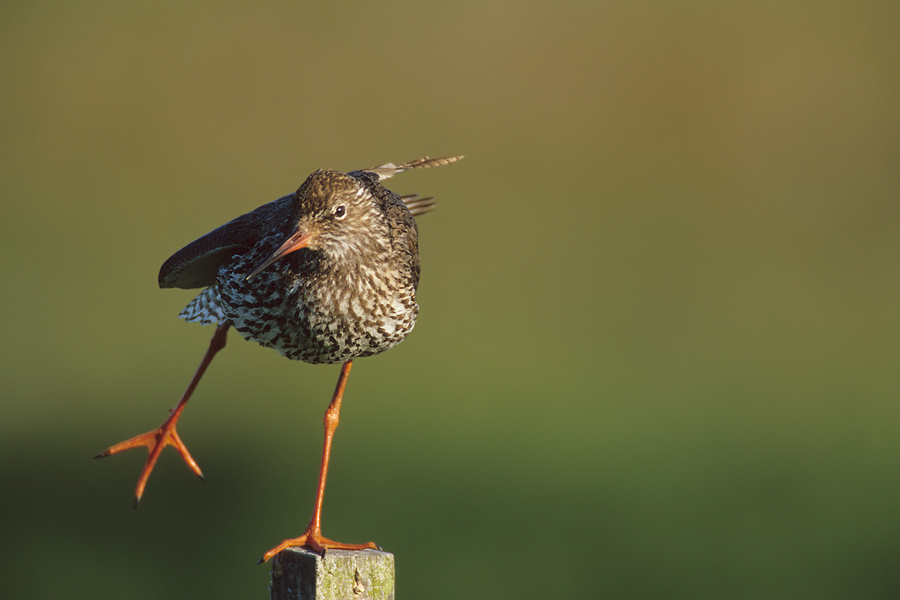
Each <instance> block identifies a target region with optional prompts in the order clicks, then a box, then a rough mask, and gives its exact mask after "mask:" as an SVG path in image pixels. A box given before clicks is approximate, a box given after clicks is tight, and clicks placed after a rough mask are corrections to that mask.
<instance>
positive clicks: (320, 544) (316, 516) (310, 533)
mask: <svg viewBox="0 0 900 600" xmlns="http://www.w3.org/2000/svg"><path fill="white" fill-rule="evenodd" d="M351 366H353V361H352V360H348V361H347V362H345V363H344V366H343V367H341V375H340V377H339V378H338V382H337V387H336V388H335V390H334V396H333V397H332V399H331V404H329V405H328V410H326V411H325V447H324V448H323V450H322V467H321V468H320V470H319V487H318V490H316V506H315V509H314V510H313V515H312V519H310V520H309V525H308V526H307V527H306V532H305V533H304V534H303V535H301V536H300V537H298V538H293V539H289V540H284V541H283V542H281V543H280V544H278V545H277V546H276V547H274V548H272V549H271V550H269V551H268V552H266V553H265V554H264V555H263V557H262V559H261V560H260V561H259V562H261V563H263V562H266V561H267V560H269V559H270V558H272V557H273V556H275V555H276V554H278V553H279V552H281V551H282V550H284V549H285V548H288V547H290V546H305V547H307V548H310V549H312V550H314V551H316V552H318V553H319V554H322V555H324V554H325V549H326V548H332V549H337V550H364V549H366V548H371V549H373V550H377V549H378V546H376V545H375V543H374V542H369V543H368V544H342V543H341V542H335V541H334V540H329V539H328V538H325V537H322V527H321V517H322V497H323V496H324V495H325V477H326V476H327V475H328V457H329V456H330V455H331V440H332V439H333V438H334V431H335V429H337V426H338V422H339V421H340V415H341V398H342V397H343V396H344V387H346V385H347V377H348V376H349V375H350V367H351Z"/></svg>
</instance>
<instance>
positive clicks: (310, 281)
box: [159, 157, 456, 363]
mask: <svg viewBox="0 0 900 600" xmlns="http://www.w3.org/2000/svg"><path fill="white" fill-rule="evenodd" d="M454 160H456V158H455V157H454V158H451V159H434V160H430V159H421V160H420V161H413V162H412V163H407V164H405V165H400V166H399V167H398V166H395V165H393V164H390V163H389V164H387V165H383V166H381V167H377V168H375V169H368V170H362V171H353V172H350V173H341V172H338V171H331V170H319V171H316V172H315V173H313V174H312V175H310V176H309V177H308V178H307V180H306V182H305V183H304V184H303V185H302V186H301V187H300V189H298V190H297V191H296V192H295V193H293V194H290V195H288V196H284V197H282V198H279V199H278V200H275V201H274V202H270V203H269V204H266V205H263V206H261V207H259V208H258V209H256V210H254V211H252V212H250V213H247V214H245V215H243V216H241V217H238V218H237V219H235V220H233V221H231V222H230V223H227V224H226V225H223V226H222V227H220V228H218V229H216V230H215V231H212V232H210V233H209V234H207V235H205V236H203V237H202V238H200V239H198V240H197V241H195V242H193V243H191V244H189V245H188V246H186V247H185V248H183V249H182V250H180V251H179V252H177V253H176V254H174V255H173V256H172V257H171V258H170V259H169V260H168V261H166V263H165V264H164V265H163V267H162V269H161V270H160V277H159V282H160V286H161V287H201V286H203V285H207V286H209V287H207V289H206V290H204V291H203V292H202V293H200V295H198V296H197V297H196V298H195V299H194V300H193V301H192V302H191V303H190V304H188V306H187V307H186V308H185V309H184V310H183V311H182V313H181V315H180V316H181V317H182V318H184V319H185V320H187V321H194V322H200V323H225V322H226V321H227V322H230V323H231V324H232V325H233V326H234V327H235V329H237V330H238V331H239V332H240V333H241V335H243V336H244V337H245V338H246V339H249V340H253V341H255V342H258V343H259V344H261V345H263V346H267V347H270V348H274V349H276V350H278V351H279V352H281V353H282V354H283V355H284V356H286V357H288V358H291V359H294V360H303V361H305V362H310V363H340V362H346V361H348V360H351V359H354V358H357V357H363V356H371V355H373V354H377V353H379V352H383V351H385V350H387V349H389V348H391V347H393V346H395V345H396V344H398V343H399V342H401V341H402V340H403V339H404V338H405V337H406V336H407V335H408V334H409V332H410V331H411V330H412V328H413V326H414V325H415V322H416V317H417V315H418V312H419V307H418V304H417V303H416V289H417V287H418V283H419V252H418V231H417V228H416V222H415V218H414V214H422V213H424V212H427V211H428V210H429V209H430V208H431V207H432V202H430V199H421V198H418V197H417V196H405V197H401V196H398V195H397V194H395V193H393V192H391V191H389V190H387V189H385V188H384V187H383V186H382V185H381V183H380V181H381V180H382V179H386V178H388V177H391V176H392V175H394V174H395V173H398V172H401V171H403V170H406V169H408V168H415V167H426V166H433V165H437V164H446V163H447V162H453V161H454ZM338 207H343V211H344V213H343V216H340V209H339V208H338ZM410 207H411V208H412V210H410ZM298 226H299V227H300V228H305V229H306V230H309V231H312V232H314V233H315V239H314V241H312V242H310V244H309V246H308V247H305V248H302V249H300V250H298V251H296V252H292V253H290V254H287V255H286V256H283V257H281V258H279V259H278V260H276V261H275V262H274V263H273V264H271V265H269V266H267V267H265V268H264V269H262V270H261V271H259V272H258V273H257V274H256V275H254V276H253V277H252V278H250V279H247V276H248V275H249V274H250V273H251V272H252V271H253V269H254V267H257V266H258V265H260V263H262V262H263V261H265V260H266V258H267V257H269V256H270V255H272V253H273V252H274V251H275V250H276V249H277V248H278V247H279V245H280V244H281V243H282V242H283V241H284V240H285V239H286V238H287V237H288V236H290V235H291V233H292V231H294V230H295V229H297V228H298Z"/></svg>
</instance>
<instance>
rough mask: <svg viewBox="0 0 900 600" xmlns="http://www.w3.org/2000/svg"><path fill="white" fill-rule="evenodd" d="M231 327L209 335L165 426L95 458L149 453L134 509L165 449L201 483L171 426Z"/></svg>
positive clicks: (195, 463) (197, 470)
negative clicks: (143, 450) (137, 450)
mask: <svg viewBox="0 0 900 600" xmlns="http://www.w3.org/2000/svg"><path fill="white" fill-rule="evenodd" d="M229 327H231V323H229V322H227V321H226V322H225V323H223V324H222V325H219V326H218V328H216V333H215V334H213V337H212V341H210V343H209V349H208V350H207V351H206V355H204V357H203V360H202V361H201V362H200V366H199V367H197V372H196V373H194V377H193V379H191V382H190V383H189V384H188V386H187V389H186V390H185V391H184V395H183V396H181V400H180V401H179V402H178V405H177V406H176V407H175V408H174V410H172V411H171V413H172V414H171V415H170V416H169V418H168V419H166V422H165V423H163V424H162V425H160V426H159V428H158V429H154V430H153V431H148V432H147V433H142V434H141V435H138V436H135V437H133V438H131V439H130V440H125V441H124V442H120V443H118V444H116V445H115V446H111V447H109V448H107V449H106V450H104V451H103V452H101V453H100V454H98V455H97V456H95V457H94V458H103V457H105V456H111V455H113V454H118V453H119V452H122V451H123V450H128V449H130V448H137V447H138V446H146V447H147V449H148V450H150V455H149V456H148V457H147V463H146V464H145V465H144V469H143V470H142V471H141V476H140V477H139V478H138V484H137V490H135V493H134V507H135V508H137V506H138V504H139V503H140V501H141V496H143V494H144V487H145V486H146V485H147V480H148V479H149V478H150V473H152V472H153V467H154V466H155V465H156V461H157V459H158V458H159V455H160V454H161V453H162V451H163V448H165V447H166V446H174V447H175V449H176V450H178V453H179V454H181V458H183V459H184V462H186V463H187V465H188V467H190V469H191V470H192V471H193V472H194V473H196V474H197V477H199V478H200V479H203V473H202V472H201V471H200V466H199V465H198V464H197V462H196V461H195V460H194V459H193V458H191V455H190V453H189V452H188V450H187V448H186V447H185V445H184V443H183V442H182V441H181V438H180V437H178V432H177V431H175V424H176V423H177V422H178V418H179V417H180V416H181V411H183V410H184V406H185V405H186V404H187V401H188V399H189V398H190V397H191V394H193V393H194V389H195V388H196V387H197V384H198V383H199V382H200V378H201V377H203V373H205V372H206V368H207V367H208V366H209V363H211V362H212V359H213V357H214V356H215V355H216V353H217V352H218V351H219V350H221V349H222V348H224V347H225V340H226V337H227V333H228V328H229Z"/></svg>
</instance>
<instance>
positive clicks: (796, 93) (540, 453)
mask: <svg viewBox="0 0 900 600" xmlns="http://www.w3.org/2000/svg"><path fill="white" fill-rule="evenodd" d="M745 4H746V5H745ZM898 30H900V8H898V5H897V4H896V3H895V2H849V1H845V2H842V1H826V2H803V1H792V2H771V3H766V2H764V3H753V4H752V5H751V3H721V2H711V1H709V2H704V1H700V2H682V3H669V2H656V1H652V0H647V1H639V2H631V1H628V2H625V1H615V2H604V1H574V0H573V1H569V0H562V1H554V2H527V1H526V2H508V1H507V2H504V1H502V0H478V1H471V2H446V3H424V2H378V3H376V2H345V3H331V4H326V3H312V2H308V3H307V2H287V1H282V2H245V3H238V2H209V1H207V2H163V1H156V2H131V3H122V2H113V1H108V2H101V1H87V2H43V1H36V2H27V3H26V2H18V3H16V2H7V3H4V5H3V7H2V8H0V76H2V85H0V197H2V221H0V236H2V238H0V239H2V253H0V268H2V271H0V272H2V285H0V302H2V309H3V311H2V314H3V317H2V319H3V321H2V334H3V343H2V346H0V370H2V373H0V374H2V387H0V393H2V406H0V411H2V412H0V489H2V492H0V514H2V517H0V518H2V535H0V588H2V589H0V593H2V595H3V597H8V598H52V597H66V598H91V599H95V598H130V599H143V598H148V599H149V598H161V597H166V598H264V597H266V595H267V581H268V577H269V567H268V565H266V566H256V565H255V564H254V563H255V562H256V560H257V559H258V558H259V556H260V555H261V554H262V552H264V551H265V550H267V549H268V548H270V547H272V546H274V545H275V544H277V543H278V542H280V541H281V540H282V539H283V538H285V537H289V536H295V535H298V534H299V533H300V532H301V531H302V529H303V527H304V526H305V524H306V522H307V520H308V518H309V514H310V511H311V508H312V499H313V494H314V490H315V482H316V471H317V468H318V460H319V452H320V447H321V437H322V424H321V418H322V414H323V412H324V410H325V407H326V405H327V402H328V400H329V397H330V394H331V391H332V389H333V385H334V382H335V380H336V378H337V374H338V368H337V367H333V366H332V367H326V366H311V365H305V364H301V363H292V362H290V361H287V360H285V359H284V358H282V357H281V356H279V355H278V354H277V353H275V352H273V351H271V350H265V349H262V348H260V347H258V346H256V345H254V344H248V343H245V342H243V341H242V340H240V338H239V337H238V336H237V335H235V334H234V333H233V332H232V334H231V336H230V338H229V344H228V347H227V348H226V350H225V351H224V352H223V353H222V354H221V355H220V356H219V357H218V358H217V359H216V360H215V361H214V362H213V364H212V367H211V368H210V370H209V372H208V374H207V377H206V379H205V380H204V381H203V382H202V383H201V385H200V387H199V389H198V391H197V393H196V394H195V396H194V398H193V400H192V401H191V403H190V404H189V406H188V408H187V411H186V412H185V414H184V417H183V419H182V421H181V424H180V425H181V426H180V432H181V435H182V437H183V439H184V440H185V442H186V444H187V445H188V447H189V448H190V449H191V451H192V452H193V454H194V457H195V458H196V459H197V460H198V461H199V463H200V465H201V466H202V467H203V470H204V473H205V474H206V482H205V483H200V482H198V481H197V480H196V479H195V478H194V477H193V476H192V475H191V474H190V472H189V471H188V470H187V469H186V468H185V467H184V465H182V464H181V463H180V460H179V459H178V457H177V455H176V454H175V453H174V452H173V451H171V450H169V451H167V452H166V453H165V454H164V455H163V457H162V459H161V460H160V462H159V464H158V466H157V469H156V471H155V472H154V474H153V476H152V477H151V479H150V482H149V486H148V489H147V492H146V494H145V497H144V501H143V504H142V506H141V507H140V508H139V509H138V510H132V508H131V494H132V493H133V488H134V485H135V482H136V479H137V475H138V472H139V470H140V466H141V464H142V463H143V460H144V454H143V452H139V451H135V452H133V453H127V454H123V455H119V456H115V457H112V458H109V459H106V460H104V461H94V460H92V459H91V457H92V456H93V455H94V454H96V453H97V452H99V451H101V450H103V449H104V448H106V447H107V446H108V445H110V444H112V443H114V442H117V441H120V440H122V439H124V438H126V437H129V436H132V435H135V434H137V433H140V432H143V431H146V430H149V429H151V428H153V427H156V426H157V425H159V423H161V422H162V420H163V419H164V418H165V417H166V415H167V414H168V413H167V409H169V408H170V407H172V406H174V405H175V403H176V402H177V400H178V397H179V395H180V394H181V392H182V390H183V389H184V387H185V386H186V384H187V382H188V380H189V378H190V376H191V374H192V373H193V371H194V369H195V367H196V365H197V364H198V363H199V361H200V358H201V356H202V354H203V352H204V350H205V349H206V345H207V343H208V340H209V338H210V336H211V335H212V329H211V328H210V327H205V328H204V327H200V326H198V325H195V324H185V323H183V322H181V321H179V320H178V319H177V318H176V315H177V314H178V312H179V310H180V309H181V308H182V306H184V305H185V304H186V303H187V302H188V301H189V300H190V299H191V298H192V293H191V292H189V291H184V290H165V291H162V290H159V289H158V288H157V285H156V276H157V270H158V268H159V266H160V264H161V263H162V262H163V260H165V259H166V258H167V257H168V256H169V255H170V254H171V253H172V252H174V251H175V250H177V249H178V248H180V247H181V246H182V245H183V244H185V243H187V242H190V241H191V240H193V239H195V238H196V237H198V236H200V235H202V234H203V233H205V232H207V231H209V230H210V229H212V228H214V227H216V226H218V225H220V224H222V223H224V222H225V221H227V220H229V219H231V218H233V217H235V216H237V215H239V214H242V213H244V212H246V211H248V210H251V209H253V208H255V207H256V206H258V205H260V204H262V203H264V202H268V201H270V200H272V199H274V198H277V197H279V196H281V195H283V194H286V193H289V192H291V191H293V190H294V189H296V188H297V187H298V186H299V185H300V183H301V182H302V181H303V180H304V178H305V177H306V176H307V175H308V174H309V173H310V172H311V171H313V170H314V169H316V168H319V167H328V168H336V169H341V170H350V169H356V168H363V167H371V166H375V165H377V164H381V163H383V162H387V161H395V162H399V161H406V160H410V159H414V158H417V157H420V156H424V155H429V156H442V155H448V154H466V155H467V157H466V159H465V160H464V161H463V162H461V163H458V164H455V165H452V166H448V167H442V168H440V169H435V170H429V171H422V172H412V173H406V174H403V175H400V176H398V177H397V178H396V179H393V180H391V181H390V185H389V187H390V188H391V189H393V190H395V191H397V192H399V193H412V192H418V193H421V194H429V195H435V196H437V197H438V199H439V201H440V205H439V210H438V211H437V212H436V213H434V214H429V215H427V216H426V217H423V218H422V219H420V232H421V240H422V242H421V252H422V263H423V275H422V283H421V289H420V297H419V301H420V304H421V306H422V312H421V317H420V320H419V323H418V325H417V327H416V330H415V331H414V332H413V334H412V335H411V336H410V337H409V339H407V341H405V342H404V343H403V344H401V345H400V346H398V347H397V348H396V349H394V350H392V351H391V352H389V353H386V354H385V355H382V356H378V357H374V358H369V359H363V360H360V361H358V363H357V364H356V366H355V368H354V372H353V375H352V377H351V378H350V382H349V386H348V390H347V395H346V396H345V402H344V411H343V414H342V420H341V426H340V429H339V430H338V432H337V437H336V442H335V443H336V446H335V452H334V456H333V461H332V470H331V478H330V479H329V487H328V490H327V493H326V500H325V510H324V533H325V534H326V535H327V536H329V537H333V538H336V539H340V540H343V541H348V542H363V541H368V540H370V539H371V540H375V541H376V542H378V543H379V544H380V545H382V546H383V547H384V548H385V549H387V550H389V551H391V552H393V553H395V555H396V559H397V569H398V570H397V578H398V582H397V587H398V590H399V594H400V598H430V599H458V598H766V599H771V598H809V597H816V598H850V597H852V598H888V597H897V596H898V595H900V567H898V566H900V404H898V392H900V371H898V359H900V315H898V308H900V235H898V223H900V110H898V107H900V42H898V39H900V37H898V33H897V32H898Z"/></svg>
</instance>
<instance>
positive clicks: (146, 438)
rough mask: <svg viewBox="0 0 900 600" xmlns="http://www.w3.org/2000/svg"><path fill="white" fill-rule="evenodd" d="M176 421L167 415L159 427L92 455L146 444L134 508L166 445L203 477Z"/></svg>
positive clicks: (116, 451) (100, 456)
mask: <svg viewBox="0 0 900 600" xmlns="http://www.w3.org/2000/svg"><path fill="white" fill-rule="evenodd" d="M173 417H174V418H173ZM176 421H177V417H175V414H173V415H172V417H169V419H168V420H167V421H166V422H165V423H163V424H162V425H161V426H160V427H159V429H154V430H153V431H148V432H147V433H142V434H141V435H136V436H134V437H133V438H131V439H130V440H125V441H124V442H119V443H118V444H116V445H115V446H111V447H109V448H107V449H106V450H104V451H103V452H101V453H100V454H98V455H97V456H95V457H94V458H104V457H106V456H112V455H113V454H118V453H119V452H122V451H123V450H128V449H130V448H137V447H138V446H146V447H147V449H148V450H150V455H149V456H148V457H147V463H146V464H145V465H144V469H143V470H142V471H141V476H140V478H139V479H138V484H137V489H136V490H135V493H134V507H135V508H137V506H138V504H139V503H140V501H141V496H143V495H144V487H145V486H146V485H147V480H148V479H149V478H150V473H152V472H153V467H154V466H155V465H156V460H157V459H158V458H159V455H160V454H162V451H163V448H165V447H166V446H174V447H175V449H176V450H178V453H179V454H181V458H183V459H184V462H186V463H187V466H188V467H190V469H191V471H193V472H194V473H195V474H196V475H197V477H199V478H200V479H203V472H202V471H200V466H199V465H198V464H197V461H195V460H194V459H193V458H192V457H191V454H190V452H188V450H187V448H186V447H185V445H184V442H182V441H181V438H180V437H178V432H177V431H175V422H176Z"/></svg>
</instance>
